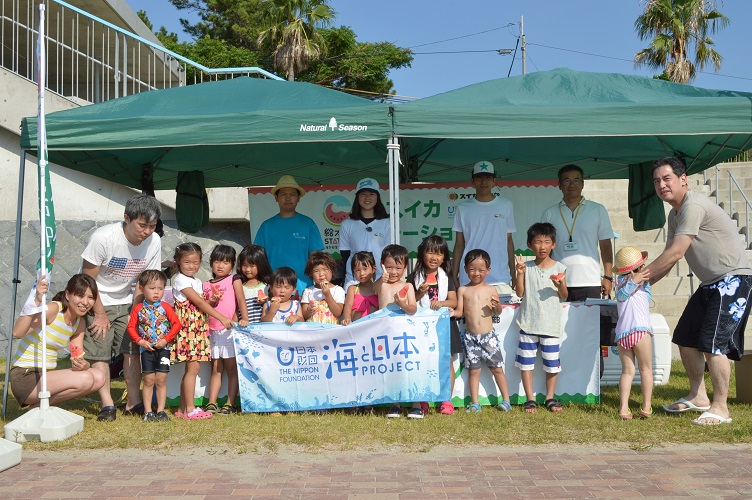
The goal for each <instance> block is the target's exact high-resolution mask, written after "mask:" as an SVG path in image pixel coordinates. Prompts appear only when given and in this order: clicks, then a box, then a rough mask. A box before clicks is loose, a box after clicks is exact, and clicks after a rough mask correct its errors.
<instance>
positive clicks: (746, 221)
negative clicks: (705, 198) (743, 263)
mask: <svg viewBox="0 0 752 500" xmlns="http://www.w3.org/2000/svg"><path fill="white" fill-rule="evenodd" d="M714 168H715V184H714V185H715V204H716V205H720V199H719V194H718V193H719V191H720V189H719V188H720V184H719V182H718V175H719V172H720V170H721V169H720V168H719V167H718V165H716V166H715V167H714ZM726 173H727V174H728V176H729V208H728V214H729V217H731V218H732V219H733V218H734V186H736V189H737V190H738V191H739V194H740V195H741V196H742V198H743V199H744V233H743V234H744V243H745V248H746V249H749V248H750V246H749V243H750V241H749V234H750V231H749V215H750V210H752V202H750V201H749V198H747V194H746V193H745V192H744V188H742V187H741V186H740V185H739V182H738V181H737V180H736V177H734V174H732V173H731V172H730V171H729V170H726ZM702 177H703V182H704V183H705V184H707V182H708V175H707V170H704V171H703V172H702Z"/></svg>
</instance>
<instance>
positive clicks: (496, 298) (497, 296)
mask: <svg viewBox="0 0 752 500" xmlns="http://www.w3.org/2000/svg"><path fill="white" fill-rule="evenodd" d="M491 300H495V301H496V302H499V303H501V301H500V300H499V294H498V293H495V294H493V295H491Z"/></svg>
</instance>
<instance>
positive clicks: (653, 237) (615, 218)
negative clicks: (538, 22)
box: [583, 163, 752, 357]
mask: <svg viewBox="0 0 752 500" xmlns="http://www.w3.org/2000/svg"><path fill="white" fill-rule="evenodd" d="M727 172H731V173H732V175H733V176H734V178H735V179H736V181H737V182H738V184H739V186H741V187H742V189H744V190H745V191H746V192H747V197H748V198H750V197H752V163H729V164H722V165H719V168H718V176H717V177H718V181H717V184H718V185H717V186H716V173H715V171H714V169H709V170H707V171H706V172H705V175H703V174H696V175H692V176H690V177H689V179H688V182H689V187H690V189H691V190H693V191H696V192H700V193H703V194H705V195H706V196H708V197H710V198H711V199H713V200H715V197H716V192H717V194H718V204H719V205H720V206H721V207H722V208H724V210H725V211H726V212H727V213H728V212H729V206H732V212H731V213H732V214H733V219H734V220H736V221H737V227H738V228H739V232H740V234H739V244H740V245H744V244H745V237H744V232H745V230H746V228H745V226H746V224H747V221H746V219H747V212H746V211H745V206H746V203H745V202H744V198H743V197H742V196H741V194H740V193H739V190H738V189H737V188H736V187H735V186H734V188H733V189H732V196H731V199H732V200H733V201H731V202H730V201H729V176H728V173H727ZM628 184H629V181H627V180H587V181H586V183H585V189H584V191H583V194H584V195H585V197H586V198H588V199H591V200H593V201H596V202H598V203H601V204H603V205H604V206H605V207H606V208H607V209H608V212H609V216H610V218H611V225H612V226H613V228H614V231H615V232H616V233H617V234H618V235H619V238H617V239H616V241H615V244H614V252H616V251H618V250H619V248H621V247H623V246H627V245H634V246H637V247H638V248H640V249H641V250H646V251H647V252H648V261H650V260H652V259H654V258H655V257H657V256H658V255H659V254H660V253H661V252H662V251H663V249H664V247H665V243H666V240H665V238H666V228H665V227H664V228H662V229H659V230H651V231H643V232H636V231H634V230H633V229H632V219H630V218H629V215H628V209H627V192H628V190H627V187H628ZM669 209H670V207H669V206H668V205H667V204H665V210H666V214H667V216H668V211H669ZM749 217H750V219H752V209H750V212H749ZM747 248H748V249H747V258H749V259H750V260H751V261H752V250H750V249H749V246H747ZM688 275H689V267H688V265H687V262H686V261H685V260H684V259H682V260H681V261H679V262H678V263H677V265H675V266H674V268H673V269H672V270H671V271H670V272H669V274H668V275H667V276H666V277H664V278H663V279H662V280H661V281H659V282H658V283H656V284H655V286H654V287H653V301H652V304H651V311H652V312H655V313H659V314H662V315H663V316H664V317H665V318H666V322H667V323H668V326H669V328H670V329H671V331H672V332H673V329H674V327H675V326H676V323H677V321H678V320H679V316H680V315H681V313H682V311H683V310H684V307H685V306H686V304H687V299H688V298H689V296H690V295H691V294H692V291H693V290H694V289H696V288H697V286H698V284H699V280H698V279H697V278H696V277H695V278H690V277H689V276H688ZM745 345H746V346H747V348H750V347H752V322H750V323H749V324H748V325H747V329H746V332H745ZM674 357H678V350H676V349H675V346H674Z"/></svg>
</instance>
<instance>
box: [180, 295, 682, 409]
mask: <svg viewBox="0 0 752 500" xmlns="http://www.w3.org/2000/svg"><path fill="white" fill-rule="evenodd" d="M517 310H518V308H517V307H516V306H504V308H503V309H502V312H501V315H499V316H495V317H494V329H495V331H496V333H497V334H498V335H499V337H500V338H501V339H502V342H501V348H502V354H503V355H504V373H505V374H506V377H507V382H508V386H509V393H510V400H511V402H512V403H513V404H522V403H524V402H525V392H524V391H523V389H522V382H521V380H520V371H519V369H517V368H515V366H514V356H515V354H516V352H517V342H518V341H519V329H518V328H517V324H516V322H515V316H516V315H517ZM423 312H428V311H427V310H426V311H423ZM381 314H382V313H376V314H374V315H373V318H374V319H375V318H377V317H379V315H381ZM599 316H600V308H599V307H598V306H585V305H583V304H578V303H575V304H569V303H564V304H562V323H563V325H564V336H563V337H562V343H561V368H562V370H561V373H560V374H559V380H558V384H557V387H556V395H557V397H558V398H559V399H560V400H561V401H562V402H564V403H575V404H597V403H600V380H599V370H600V345H599V344H600V317H599ZM367 318H369V316H366V318H363V322H365V320H366V319H367ZM403 318H404V319H412V321H413V322H415V321H416V319H417V318H416V317H410V316H403ZM379 323H380V322H379ZM356 324H357V325H360V324H361V322H356V323H353V324H352V325H350V326H354V325H356ZM266 325H269V326H272V329H274V325H272V324H269V323H267V324H266ZM408 325H409V323H408ZM459 325H460V330H461V331H464V324H463V322H462V321H460V323H459ZM259 326H261V325H260V324H259ZM280 326H281V325H279V326H277V328H279V330H278V331H281V332H282V334H284V335H287V334H288V333H292V332H293V331H300V332H305V333H304V337H303V340H306V341H309V340H311V339H312V338H313V336H314V335H318V337H322V336H325V337H329V338H334V334H335V332H337V331H340V330H345V329H346V327H328V328H329V329H330V330H331V331H330V330H322V328H327V327H326V326H323V325H314V324H308V325H307V326H305V327H304V324H303V323H299V324H296V326H295V327H292V328H291V327H283V326H282V327H281V328H280ZM410 326H412V327H414V325H410ZM311 327H312V328H311ZM382 327H383V325H382ZM355 331H356V332H358V331H359V330H355ZM384 331H386V330H383V331H381V332H377V333H378V335H384V333H383V332H384ZM269 333H270V332H269ZM330 334H331V335H330ZM244 335H245V336H246V337H248V338H251V337H252V336H251V335H250V334H249V333H247V332H246V333H245V334H244ZM356 335H357V336H358V337H359V338H358V342H359V344H358V345H360V346H361V352H362V353H363V354H365V353H366V352H367V351H368V350H371V349H372V348H371V344H370V340H371V338H373V336H371V337H360V333H356ZM447 335H448V334H447ZM279 338H284V337H279ZM340 338H341V337H340ZM347 338H348V337H344V340H342V342H348V340H347ZM437 338H439V339H441V338H443V334H442V335H438V334H437ZM447 338H448V337H447ZM274 339H275V340H276V339H277V337H274ZM364 341H365V342H366V344H365V346H363V345H362V344H363V342H364ZM390 343H391V342H390ZM305 344H306V345H307V344H308V342H305ZM338 345H339V347H340V348H342V344H341V342H339V341H338ZM376 345H377V347H376V350H377V352H378V344H376ZM278 347H280V349H284V348H285V347H283V344H279V345H278ZM289 347H292V346H291V345H290V346H288V347H287V348H288V349H289ZM431 347H432V346H431V345H429V346H428V352H430V353H431V354H432V355H433V354H434V353H436V354H438V351H439V350H441V355H440V356H441V360H440V361H438V363H440V365H439V370H438V372H439V379H440V380H441V381H442V382H441V383H442V386H441V389H442V393H441V394H442V395H443V394H444V392H443V391H444V385H443V384H444V382H443V381H444V379H445V377H447V382H448V375H447V374H446V371H447V370H446V369H445V368H444V367H445V366H448V364H449V354H448V352H449V345H448V344H447V345H444V344H443V343H442V342H441V341H439V345H438V346H437V347H438V349H434V350H431ZM364 348H365V349H366V351H363V349H364ZM243 349H245V347H243ZM392 349H393V347H392ZM238 352H239V351H238ZM253 352H254V351H253V350H251V349H250V348H249V350H248V353H246V357H247V356H248V355H250V357H251V358H252V359H255V357H254V355H253ZM274 352H276V348H275V351H274ZM327 352H328V350H327ZM335 356H336V355H335ZM257 357H260V356H257ZM366 359H367V360H368V362H369V363H370V364H367V363H363V364H361V365H356V366H359V367H360V368H359V371H362V367H363V366H369V368H368V369H367V371H370V370H371V368H370V366H375V368H374V371H375V372H378V371H379V370H382V371H385V373H383V374H380V375H382V378H381V379H380V380H378V383H379V384H384V383H386V381H387V380H391V377H392V374H391V373H388V371H389V370H388V369H387V367H384V366H380V365H383V364H384V363H382V361H383V360H373V359H371V358H369V357H367V358H366ZM668 359H670V357H669V358H668ZM389 361H392V358H390V359H389ZM461 361H462V355H460V356H455V359H454V374H455V377H456V378H455V384H454V393H453V394H452V402H453V403H454V405H455V406H457V407H460V408H462V407H463V406H466V405H468V404H469V403H470V392H469V391H468V387H467V382H468V373H467V370H465V369H464V368H463V367H462V364H461ZM243 362H244V361H243V360H242V359H241V358H240V356H239V357H238V365H240V364H241V363H243ZM358 363H360V361H358ZM274 364H275V360H274V358H272V367H271V370H268V371H270V372H273V371H274V369H276V370H277V374H278V375H277V377H279V376H280V375H279V371H278V370H279V366H277V367H276V368H275V366H274ZM425 366H426V365H424V364H421V369H423V368H424V367H425ZM257 368H261V367H260V366H258V367H257ZM335 368H336V365H335ZM402 369H403V371H404V365H403V366H402ZM254 370H255V368H254ZM184 371H185V368H184V365H183V363H179V364H177V365H173V366H171V367H170V374H169V376H168V379H167V395H168V402H169V404H171V405H172V406H177V405H178V404H179V402H180V381H181V380H182V377H183V373H184ZM261 371H264V369H263V368H261ZM261 371H260V372H261ZM260 372H257V373H260ZM320 373H324V374H325V373H326V369H324V371H323V372H322V371H319V374H320ZM348 373H349V372H348ZM398 373H399V372H398ZM210 375H211V367H210V364H209V363H201V370H200V372H199V375H198V378H197V380H196V393H195V403H196V404H197V405H202V404H205V403H206V402H207V401H208V399H207V396H208V394H209V377H210ZM295 375H300V374H295ZM374 375H375V374H374ZM239 377H241V392H242V390H243V384H244V383H246V382H243V381H242V379H243V378H244V374H243V372H242V370H241V371H240V373H239ZM254 377H255V375H254V376H252V377H247V378H248V379H249V380H250V379H253V378H254ZM323 378H324V379H325V380H328V379H326V377H325V376H324V377H323ZM343 380H345V381H346V382H347V383H346V384H345V385H346V386H347V387H350V386H353V385H354V382H353V380H352V376H351V377H349V378H348V377H344V378H343ZM256 383H258V381H254V382H250V383H246V390H251V391H258V390H259V389H258V388H254V385H253V384H256ZM286 384H287V385H288V388H287V389H289V388H290V387H292V384H289V383H286ZM330 386H331V385H330ZM545 387H546V382H545V374H544V372H543V368H542V365H541V361H540V359H538V360H537V361H536V365H535V369H534V371H533V389H534V390H535V392H536V393H538V394H545ZM287 389H285V390H287ZM446 390H447V394H446V396H447V397H446V398H445V397H441V398H437V399H423V401H444V400H448V399H449V398H448V388H447V389H446ZM219 394H220V398H219V400H220V402H224V400H225V398H226V397H227V387H226V378H224V379H223V382H222V388H221V389H220V392H219ZM479 396H480V397H479V399H480V403H481V404H483V405H495V404H498V402H499V397H498V391H497V390H496V384H495V383H494V380H493V377H492V376H491V372H490V370H488V369H487V368H483V369H482V370H481V376H480V392H479ZM252 397H254V396H252ZM283 397H284V398H285V399H286V400H288V399H291V398H294V397H295V396H294V395H292V394H288V393H285V394H284V396H283ZM352 398H353V399H355V400H357V399H358V396H352ZM323 399H326V398H323ZM364 399H365V400H367V401H370V400H369V399H368V396H366V397H365V398H364V397H361V398H360V400H361V401H363V400H364ZM372 399H375V398H374V397H373V396H372ZM409 399H410V398H405V399H404V400H405V401H407V400H409ZM358 404H360V403H358ZM362 404H367V403H365V402H364V403H362ZM341 406H344V407H346V406H348V405H347V404H344V405H341ZM259 411H260V410H259Z"/></svg>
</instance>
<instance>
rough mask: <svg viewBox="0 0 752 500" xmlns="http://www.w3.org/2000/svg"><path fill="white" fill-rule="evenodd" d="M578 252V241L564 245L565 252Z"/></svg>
mask: <svg viewBox="0 0 752 500" xmlns="http://www.w3.org/2000/svg"><path fill="white" fill-rule="evenodd" d="M576 250H577V242H576V241H567V242H566V243H564V251H565V252H574V251H576Z"/></svg>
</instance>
